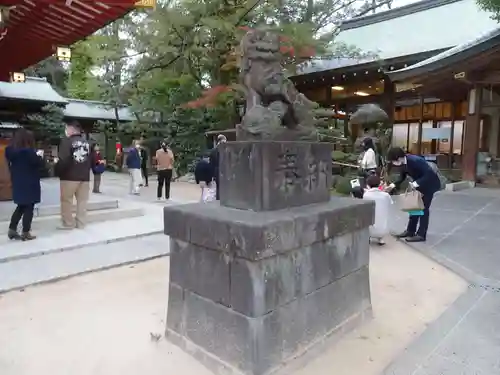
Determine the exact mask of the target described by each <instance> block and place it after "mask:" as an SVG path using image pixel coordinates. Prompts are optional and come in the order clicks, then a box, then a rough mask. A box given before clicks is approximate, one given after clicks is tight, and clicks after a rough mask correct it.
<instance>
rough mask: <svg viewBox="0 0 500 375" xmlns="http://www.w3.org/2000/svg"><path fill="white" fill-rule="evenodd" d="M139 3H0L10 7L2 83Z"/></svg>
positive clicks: (0, 62)
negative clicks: (13, 74) (11, 74)
mask: <svg viewBox="0 0 500 375" xmlns="http://www.w3.org/2000/svg"><path fill="white" fill-rule="evenodd" d="M136 2H137V0H99V1H95V0H0V6H4V7H5V6H10V7H12V8H10V12H9V17H8V19H7V22H6V25H5V27H3V28H2V29H0V56H1V59H0V80H2V81H8V80H9V77H10V73H12V72H19V71H22V70H23V69H26V68H28V67H29V66H31V65H33V64H35V63H37V62H38V61H40V60H43V59H44V58H46V57H48V56H50V55H52V54H54V53H55V51H56V48H57V47H58V46H70V45H71V44H73V43H75V42H77V41H78V40H80V39H83V38H85V37H87V36H88V35H90V34H92V33H94V32H95V31H97V30H99V29H100V28H102V27H103V26H105V25H106V24H108V23H109V22H111V21H113V20H115V19H117V18H120V17H122V16H123V15H125V14H126V13H127V12H129V11H130V10H131V9H133V8H134V4H135V3H136Z"/></svg>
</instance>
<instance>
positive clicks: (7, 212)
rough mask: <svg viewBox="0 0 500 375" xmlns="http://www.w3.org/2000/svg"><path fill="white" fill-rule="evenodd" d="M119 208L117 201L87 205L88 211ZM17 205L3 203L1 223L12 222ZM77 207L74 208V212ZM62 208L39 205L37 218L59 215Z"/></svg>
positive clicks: (0, 216)
mask: <svg viewBox="0 0 500 375" xmlns="http://www.w3.org/2000/svg"><path fill="white" fill-rule="evenodd" d="M118 207H119V202H118V200H117V199H109V200H97V201H90V202H88V204H87V211H89V212H90V211H99V210H112V209H115V208H118ZM15 208H16V205H15V204H14V203H12V202H2V204H1V210H0V221H7V220H10V217H11V215H12V212H13V211H14V209H15ZM75 208H76V207H73V212H74V211H75ZM60 212H61V206H59V205H43V204H41V205H39V206H37V207H36V208H35V215H34V216H35V217H45V216H53V215H59V214H60Z"/></svg>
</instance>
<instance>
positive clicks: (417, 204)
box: [399, 189, 424, 212]
mask: <svg viewBox="0 0 500 375" xmlns="http://www.w3.org/2000/svg"><path fill="white" fill-rule="evenodd" d="M399 208H400V210H401V211H404V212H409V211H420V210H423V209H424V202H423V201H422V193H420V192H419V191H418V190H413V189H408V190H406V192H405V193H404V194H403V195H400V196H399Z"/></svg>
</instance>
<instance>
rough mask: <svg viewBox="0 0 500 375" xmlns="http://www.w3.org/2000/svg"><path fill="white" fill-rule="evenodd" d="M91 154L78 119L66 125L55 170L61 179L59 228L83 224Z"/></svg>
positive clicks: (78, 226) (87, 194) (83, 225)
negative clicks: (73, 212)
mask: <svg viewBox="0 0 500 375" xmlns="http://www.w3.org/2000/svg"><path fill="white" fill-rule="evenodd" d="M91 159H92V156H91V153H90V145H89V142H88V141H87V140H86V139H85V137H84V136H83V135H82V129H81V127H80V124H79V123H78V122H76V121H75V122H71V123H69V124H67V125H66V130H65V137H64V138H63V139H62V140H61V143H60V144H59V159H58V161H57V164H56V167H55V171H56V174H57V176H58V177H59V179H60V180H61V182H60V186H61V221H62V226H61V227H60V229H73V228H74V227H75V225H76V227H77V228H84V227H85V224H86V216H87V202H88V199H89V189H90V186H89V185H90V184H89V180H90V169H91V167H92V160H91ZM73 197H75V198H76V216H75V219H76V223H75V219H73V214H72V208H73Z"/></svg>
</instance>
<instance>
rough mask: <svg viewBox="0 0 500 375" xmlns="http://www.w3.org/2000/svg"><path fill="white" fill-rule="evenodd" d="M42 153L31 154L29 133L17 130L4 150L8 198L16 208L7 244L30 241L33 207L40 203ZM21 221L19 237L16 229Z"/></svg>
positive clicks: (33, 147)
mask: <svg viewBox="0 0 500 375" xmlns="http://www.w3.org/2000/svg"><path fill="white" fill-rule="evenodd" d="M42 156H43V152H42V151H36V150H35V138H34V136H33V133H32V132H30V131H28V130H26V129H19V130H18V131H16V133H15V135H14V139H13V140H12V143H11V144H10V145H9V146H8V147H7V148H6V150H5V158H6V159H7V163H8V166H9V170H10V177H11V182H12V198H13V200H14V203H15V204H16V205H17V207H16V209H15V210H14V213H13V214H12V217H11V219H10V225H9V231H8V234H7V235H8V237H9V239H11V240H23V241H29V240H34V239H35V236H33V235H32V234H31V223H32V222H33V211H34V209H35V204H37V203H40V200H41V199H40V198H41V188H40V171H41V169H42V167H43V159H42ZM21 219H22V233H21V234H19V233H18V232H17V226H18V224H19V222H20V221H21Z"/></svg>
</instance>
